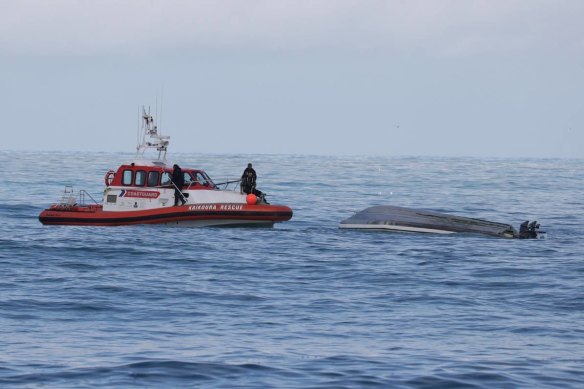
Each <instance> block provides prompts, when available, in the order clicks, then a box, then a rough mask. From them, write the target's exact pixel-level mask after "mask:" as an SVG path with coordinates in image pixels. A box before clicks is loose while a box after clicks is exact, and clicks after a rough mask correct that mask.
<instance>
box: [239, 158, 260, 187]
mask: <svg viewBox="0 0 584 389" xmlns="http://www.w3.org/2000/svg"><path fill="white" fill-rule="evenodd" d="M256 180H257V174H256V171H255V170H254V169H253V167H252V166H251V163H248V164H247V168H245V170H244V171H243V174H242V175H241V193H246V194H250V193H254V191H255V187H256Z"/></svg>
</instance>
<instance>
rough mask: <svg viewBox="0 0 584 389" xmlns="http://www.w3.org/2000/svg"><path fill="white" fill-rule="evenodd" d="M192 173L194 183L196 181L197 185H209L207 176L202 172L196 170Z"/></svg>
mask: <svg viewBox="0 0 584 389" xmlns="http://www.w3.org/2000/svg"><path fill="white" fill-rule="evenodd" d="M193 174H194V176H195V182H196V183H198V184H199V185H204V186H209V182H208V181H207V178H206V177H205V176H204V175H203V174H201V173H200V172H196V173H193Z"/></svg>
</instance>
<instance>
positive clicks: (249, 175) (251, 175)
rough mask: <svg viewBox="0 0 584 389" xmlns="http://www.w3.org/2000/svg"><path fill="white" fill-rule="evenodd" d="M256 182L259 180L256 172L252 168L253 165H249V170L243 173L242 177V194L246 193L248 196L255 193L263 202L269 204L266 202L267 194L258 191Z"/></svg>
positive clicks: (246, 169)
mask: <svg viewBox="0 0 584 389" xmlns="http://www.w3.org/2000/svg"><path fill="white" fill-rule="evenodd" d="M256 180H257V174H256V171H255V170H254V169H253V167H252V166H251V163H248V164H247V168H245V170H244V171H243V174H242V175H241V185H240V190H241V193H246V194H250V193H253V194H254V195H256V196H257V197H258V198H259V199H260V200H261V201H263V202H264V203H266V204H269V203H268V201H267V200H266V195H265V193H263V192H262V191H260V190H258V189H256Z"/></svg>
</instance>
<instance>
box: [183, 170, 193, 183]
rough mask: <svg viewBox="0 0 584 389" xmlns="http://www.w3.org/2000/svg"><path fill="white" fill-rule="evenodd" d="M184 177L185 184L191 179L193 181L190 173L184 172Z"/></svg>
mask: <svg viewBox="0 0 584 389" xmlns="http://www.w3.org/2000/svg"><path fill="white" fill-rule="evenodd" d="M184 177H185V185H190V184H191V181H193V179H192V178H191V175H190V174H189V173H187V172H185V173H184Z"/></svg>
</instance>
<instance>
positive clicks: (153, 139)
mask: <svg viewBox="0 0 584 389" xmlns="http://www.w3.org/2000/svg"><path fill="white" fill-rule="evenodd" d="M142 131H143V136H142V143H141V144H138V146H137V147H136V157H142V156H144V152H145V151H146V149H156V150H157V151H158V160H159V161H162V162H166V151H167V149H168V143H169V140H170V136H168V135H166V136H163V135H160V134H159V133H158V126H156V124H155V122H154V118H153V117H152V115H150V107H148V112H146V109H145V108H144V107H142Z"/></svg>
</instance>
